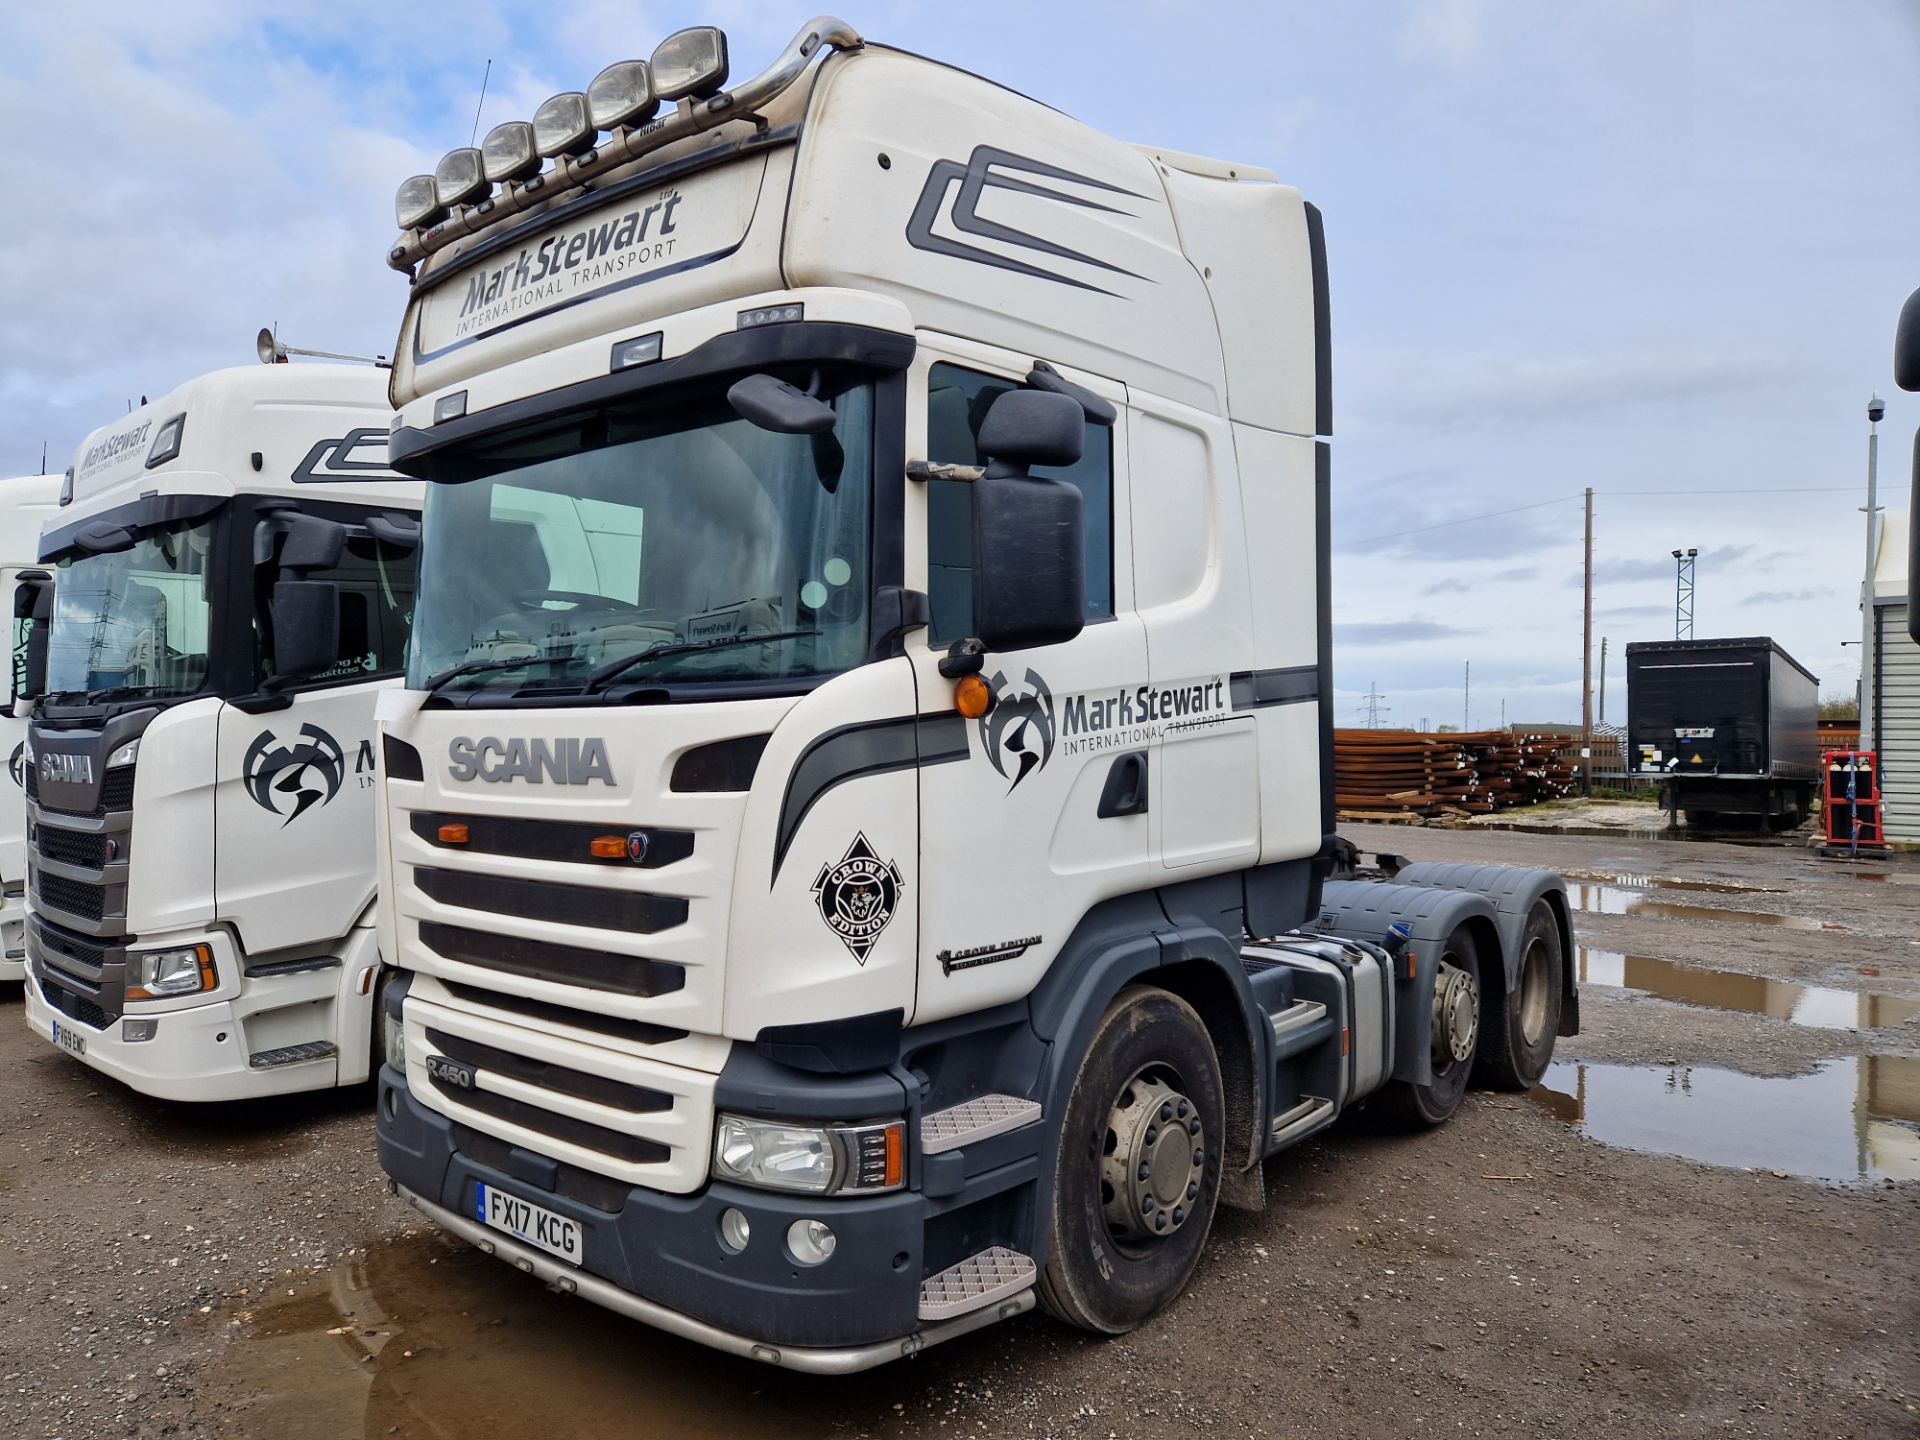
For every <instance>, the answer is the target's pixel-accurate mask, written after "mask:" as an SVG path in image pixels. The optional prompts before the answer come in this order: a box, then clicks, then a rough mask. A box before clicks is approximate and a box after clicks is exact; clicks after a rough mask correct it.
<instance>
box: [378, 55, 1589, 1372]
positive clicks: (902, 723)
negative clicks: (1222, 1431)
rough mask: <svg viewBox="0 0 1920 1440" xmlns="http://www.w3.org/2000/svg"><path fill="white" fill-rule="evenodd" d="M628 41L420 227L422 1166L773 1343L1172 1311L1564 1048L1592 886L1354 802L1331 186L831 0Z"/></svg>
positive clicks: (733, 1329)
mask: <svg viewBox="0 0 1920 1440" xmlns="http://www.w3.org/2000/svg"><path fill="white" fill-rule="evenodd" d="M650 63H651V69H650V70H649V66H648V64H643V63H640V62H622V63H620V64H617V65H614V66H612V67H610V68H609V69H608V70H607V71H606V72H604V73H603V74H602V75H601V76H600V77H599V78H598V79H596V80H595V81H594V82H593V84H592V85H591V86H590V87H589V88H588V90H587V91H586V92H585V94H584V95H563V96H558V97H555V99H554V100H552V101H550V102H549V103H548V104H547V105H546V106H544V107H542V110H541V116H542V119H541V122H540V123H539V124H538V125H535V126H532V127H528V126H525V125H521V124H518V123H509V124H507V125H504V126H502V127H500V128H499V129H498V130H496V131H495V132H494V133H492V134H491V135H489V136H488V137H487V140H486V142H485V144H484V146H482V147H480V148H479V149H478V150H477V151H475V150H462V151H455V152H453V153H451V154H450V155H448V156H447V157H446V158H445V159H444V160H443V161H442V162H441V164H440V166H439V167H438V169H437V171H436V173H435V175H432V176H415V177H413V178H412V179H410V180H408V181H406V182H405V184H404V185H403V186H402V187H401V190H400V195H399V197H398V202H397V205H396V218H397V219H398V220H399V222H400V224H401V226H402V227H403V233H402V234H401V236H400V238H399V239H398V240H397V241H396V242H395V244H394V245H393V247H392V249H391V251H390V253H389V257H388V258H389V261H390V263H391V264H392V265H393V266H394V267H395V268H396V269H399V270H402V271H405V272H406V273H407V274H408V276H409V278H410V281H411V296H410V301H409V304H408V306H407V310H406V315H405V318H404V320H403V321H402V325H401V330H400V336H399V342H398V346H397V348H396V358H395V363H394V372H393V390H392V398H393V401H394V404H395V408H396V412H397V415H396V420H395V424H394V428H393V430H392V433H391V437H390V441H389V456H390V459H391V462H392V464H393V467H394V469H395V470H397V471H399V472H400V473H402V474H405V475H409V476H413V477H416V478H418V479H420V480H423V481H425V482H427V495H426V501H425V510H424V514H423V519H422V543H421V571H420V593H419V599H418V609H417V613H416V616H415V625H414V631H413V644H412V650H411V653H410V656H409V660H408V667H409V668H408V676H407V685H406V687H405V688H403V689H396V690H392V691H388V692H386V693H384V694H383V695H382V696H381V700H380V712H379V713H380V730H381V736H380V743H381V746H382V755H383V762H382V766H381V770H380V782H379V783H380V793H381V804H380V827H381V828H380V834H379V846H380V852H381V863H382V865H383V866H384V867H385V879H384V881H383V883H382V886H381V905H380V927H381V933H382V947H383V950H384V953H385V954H386V955H387V956H388V957H389V959H390V960H391V961H392V962H394V963H395V964H396V965H397V966H398V967H399V970H398V973H397V974H396V976H395V980H394V984H393V986H392V988H391V989H390V990H389V992H388V995H387V998H386V1007H385V1008H386V1011H387V1014H388V1016H389V1019H390V1021H391V1023H392V1024H393V1026H394V1027H395V1029H396V1030H397V1031H398V1032H399V1034H400V1036H401V1043H399V1044H396V1045H395V1046H394V1047H393V1049H392V1050H391V1052H390V1060H389V1063H388V1065H387V1067H386V1068H385V1069H384V1070H383V1071H382V1072H381V1076H380V1098H379V1103H378V1112H377V1113H378V1127H379V1147H380V1158H381V1163H382V1165H383V1166H384V1167H385V1169H386V1170H387V1172H388V1174H389V1175H390V1176H391V1177H392V1179H393V1180H394V1182H395V1184H396V1187H397V1189H398V1191H399V1193H400V1194H402V1195H403V1196H404V1197H405V1198H406V1199H407V1200H408V1202H409V1203H411V1204H412V1205H414V1206H415V1207H417V1208H418V1210H419V1211H420V1212H421V1213H422V1214H424V1215H426V1216H428V1217H430V1218H432V1219H433V1220H435V1221H436V1222H438V1223H439V1224H440V1225H442V1226H445V1227H446V1228H447V1229H449V1230H451V1231H453V1232H455V1233H457V1234H460V1235H462V1236H465V1237H466V1238H467V1239H469V1240H471V1241H472V1242H473V1243H475V1244H476V1245H478V1246H480V1247H481V1248H482V1249H483V1250H485V1251H487V1252H488V1253H490V1254H494V1255H497V1256H499V1257H500V1258H502V1259H505V1260H509V1261H511V1262H512V1263H513V1264H515V1265H517V1266H518V1267H520V1268H521V1269H522V1270H524V1271H527V1272H529V1273H530V1274H531V1275H532V1276H534V1277H537V1278H538V1279H540V1280H542V1281H544V1282H546V1283H547V1284H549V1285H551V1286H553V1287H555V1288H558V1289H560V1290H563V1291H566V1292H568V1293H575V1294H578V1295H580V1296H583V1297H585V1298H587V1299H590V1300H593V1301H594V1302H596V1303H598V1304H601V1305H605V1306H608V1307H610V1308H612V1309H614V1310H616V1311H619V1312H620V1313H622V1314H625V1315H628V1316H631V1317H634V1318H637V1319H640V1320H643V1321H645V1322H647V1323H649V1324H653V1325H657V1326H660V1327H662V1328H665V1329H667V1330H671V1331H673V1332H675V1333H678V1334H681V1335H685V1336H689V1337H691V1338H693V1339H696V1340H699V1341H701V1342H703V1343H706V1344H709V1345H714V1346H718V1347H720V1348H723V1349H726V1350H729V1351H732V1352H734V1353H736V1354H740V1355H743V1356H750V1357H753V1358H756V1359H759V1360H763V1361H767V1362H770V1363H773V1364H778V1365H785V1366H791V1367H795V1368H799V1369H803V1370H813V1371H849V1370H857V1369H860V1368H862V1367H864V1366H869V1365H873V1364H877V1363H879V1362H881V1361H884V1360H887V1359H890V1358H893V1357H897V1356H901V1355H910V1354H913V1353H915V1352H916V1351H918V1350H920V1349H922V1348H924V1347H925V1346H927V1345H930V1344H933V1343H935V1342H936V1341H942V1340H946V1339H949V1338H951V1337H954V1336H956V1335H960V1334H962V1333H964V1332H966V1331H969V1330H972V1329H975V1328H978V1327H980V1326H984V1325H988V1324H991V1323H994V1322H996V1321H999V1320H1004V1319H1009V1318H1011V1317H1013V1316H1016V1315H1019V1314H1020V1313H1021V1312H1023V1311H1026V1310H1028V1309H1031V1308H1032V1307H1033V1306H1034V1305H1035V1304H1036V1303H1037V1304H1041V1305H1044V1306H1046V1307H1047V1309H1049V1310H1050V1311H1052V1312H1053V1313H1054V1314H1055V1315H1058V1316H1060V1317H1062V1318H1064V1319H1066V1320H1068V1321H1070V1322H1072V1323H1074V1324H1076V1325H1080V1326H1084V1327H1086V1328H1088V1329H1090V1330H1093V1331H1097V1332H1101V1333H1107V1334H1112V1333H1119V1332H1122V1331H1126V1330H1129V1329H1132V1328H1133V1327H1135V1326H1138V1325H1140V1324H1142V1323H1144V1322H1146V1321H1147V1320H1148V1319H1149V1318H1150V1317H1151V1316H1153V1315H1154V1313H1155V1312H1156V1311H1158V1310H1159V1309H1161V1307H1163V1306H1165V1305H1167V1304H1169V1303H1171V1302H1172V1301H1173V1300H1174V1298H1175V1297H1176V1296H1177V1295H1178V1294H1179V1293H1180V1291H1181V1289H1182V1287H1183V1286H1184V1285H1185V1284H1186V1282H1187V1279H1188V1277H1189V1276H1190V1275H1191V1274H1192V1273H1193V1269H1194V1266H1195V1264H1196V1263H1197V1261H1198V1258H1199V1255H1200V1253H1201V1250H1202V1247H1203V1246H1204V1244H1205V1242H1206V1237H1207V1233H1208V1231H1209V1229H1210V1227H1211V1225H1212V1222H1213V1218H1214V1212H1215V1207H1216V1205H1218V1204H1220V1203H1225V1204H1228V1205H1232V1206H1236V1207H1244V1208H1257V1207H1259V1206H1260V1205H1261V1204H1262V1203H1263V1199H1264V1197H1263V1193H1262V1161H1263V1160H1264V1159H1266V1157H1268V1156H1269V1155H1271V1154H1273V1153H1274V1152H1276V1151H1278V1150H1281V1149H1283V1148H1285V1147H1287V1146H1290V1145H1293V1144H1295V1143H1297V1142H1298V1141H1300V1140H1301V1139H1304V1138H1305V1137H1307V1136H1309V1135H1313V1134H1316V1133H1318V1132H1320V1131H1322V1130H1323V1129H1325V1127H1326V1126H1328V1125H1330V1124H1331V1123H1332V1122H1333V1121H1334V1119H1335V1117H1336V1116H1338V1115H1339V1114H1340V1113H1341V1112H1342V1111H1343V1110H1345V1109H1347V1108H1348V1107H1350V1106H1352V1105H1354V1104H1356V1103H1358V1102H1360V1101H1362V1100H1368V1099H1371V1100H1372V1101H1373V1102H1374V1103H1376V1104H1381V1105H1388V1106H1392V1107H1394V1108H1395V1109H1397V1110H1398V1111H1399V1112H1400V1113H1401V1114H1403V1115H1405V1116H1407V1117H1409V1118H1410V1119H1411V1120H1412V1121H1413V1122H1415V1123H1426V1124H1437V1123H1439V1122H1441V1121H1443V1120H1445V1119H1446V1118H1447V1117H1448V1116H1449V1115H1451V1114H1452V1113H1453V1111H1454V1109H1455V1107H1457V1106H1458V1105H1459V1104H1460V1102H1461V1098H1462V1096H1463V1094H1464V1093H1465V1090H1466V1087H1467V1083H1468V1079H1469V1076H1470V1075H1471V1074H1473V1073H1475V1071H1476V1070H1477V1071H1478V1072H1479V1073H1480V1074H1482V1075H1483V1076H1484V1077H1485V1078H1486V1079H1487V1081H1488V1082H1489V1083H1493V1084H1497V1085H1503V1086H1508V1087H1512V1088H1523V1087H1525V1086H1528V1085H1531V1084H1532V1083H1534V1082H1535V1081H1536V1080H1538V1079H1539V1077H1540V1075H1541V1073H1542V1072H1543V1071H1544V1069H1545V1068H1546V1065H1547V1063H1548V1060H1549V1057H1550V1056H1551V1054H1552V1052H1553V1046H1554V1040H1555V1036H1556V1035H1558V1034H1565V1033H1572V1032H1573V1030H1574V1028H1575V1024H1576V1011H1575V1004H1576V995H1575V992H1574V990H1573V987H1572V981H1571V977H1570V974H1569V967H1568V966H1567V964H1566V957H1567V955H1568V954H1569V953H1570V952H1569V946H1570V943H1571V931H1570V928H1569V916H1568V909H1567V902H1566V896H1565V887H1564V886H1563V885H1562V884H1561V883H1560V881H1559V880H1558V879H1557V878H1556V877H1554V876H1552V875H1550V874H1547V873H1545V872H1543V871H1534V870H1502V869H1481V868H1475V867H1459V866H1449V865H1417V866H1411V867H1407V868H1405V869H1402V870H1401V871H1400V872H1399V873H1398V875H1397V877H1394V878H1393V879H1392V880H1388V879H1386V878H1383V877H1379V878H1376V877H1374V876H1371V875H1368V876H1361V875H1360V874H1359V873H1358V872H1357V871H1356V870H1355V869H1354V867H1353V865H1352V863H1351V860H1352V851H1351V847H1349V846H1346V845H1344V844H1343V843H1342V842H1341V841H1340V840H1339V839H1338V838H1337V837H1336V836H1335V835H1334V833H1333V830H1334V825H1333V820H1334V812H1333V791H1332V751H1331V735H1332V728H1331V727H1332V697H1333V692H1332V670H1331V654H1330V639H1329V637H1330V635H1331V624H1332V614H1331V602H1330V588H1329V578H1328V576H1329V572H1328V565H1329V560H1330V542H1329V533H1330V532H1329V524H1330V513H1331V511H1330V505H1331V483H1330V461H1329V457H1330V454H1331V450H1330V445H1329V439H1328V436H1329V431H1330V429H1331V422H1332V400H1331V389H1330V381H1329V374H1328V356H1329V349H1330V339H1329V336H1330V331H1329V327H1328V318H1327V317H1328V311H1327V285H1326V277H1327V262H1326V255H1325V251H1324V247H1323V243H1322V232H1321V223H1320V216H1319V213H1318V212H1317V211H1316V210H1315V209H1314V208H1313V207H1312V206H1310V205H1308V204H1307V203H1306V202H1305V201H1304V200H1303V199H1302V198H1301V196H1300V194H1299V192H1298V191H1296V190H1293V189H1291V188H1289V187H1287V186H1284V185H1282V184H1280V183H1278V181H1276V180H1275V178H1274V177H1273V176H1272V175H1271V174H1269V173H1267V172H1266V171H1263V170H1261V169H1259V168H1257V167H1253V166H1246V165H1235V164H1228V163H1225V162H1220V161H1214V160H1201V159H1196V158H1194V157H1191V156H1186V155H1179V154H1175V153H1173V152H1170V151H1164V150H1155V149H1150V148H1148V149H1141V148H1136V147H1133V146H1129V145H1124V144H1121V143H1120V142H1118V141H1116V140H1112V139H1109V138H1107V137H1106V136H1103V135H1100V134H1097V133H1095V132H1094V131H1093V130H1090V129H1088V128H1087V127H1086V126H1084V125H1080V124H1077V123H1076V122H1074V121H1072V120H1070V119H1068V118H1066V117H1065V116H1063V115H1061V114H1059V113H1058V112H1056V111H1053V110H1050V109H1048V108H1046V107H1045V106H1044V105H1041V104H1038V103H1035V102H1034V101H1031V100H1027V99H1025V98H1023V97H1021V96H1019V95H1016V94H1014V93H1012V92H1010V91H1007V90H1004V89H1002V88H1000V87H998V86H996V85H994V84H992V83H990V82H989V81H986V80H983V79H980V78H978V77H975V76H972V75H968V74H966V73H964V72H962V71H959V70H955V69H951V68H949V67H946V66H943V65H940V64H937V63H935V62H933V61H929V60H925V59H921V58H918V57H915V56H912V55H908V54H906V53H904V52H901V51H898V50H892V49H888V48H886V47H884V46H881V45H877V44H868V43H864V42H863V41H862V39H861V37H860V36H858V35H857V34H856V33H855V32H854V31H853V30H852V29H851V28H849V27H848V26H847V25H845V24H844V23H842V22H840V21H837V20H831V19H824V18H823V19H819V20H815V21H813V22H810V23H809V24H808V25H807V26H806V27H805V28H804V29H803V30H802V31H801V32H800V34H799V35H798V36H796V37H795V39H794V41H793V43H792V44H791V45H790V46H789V47H788V48H787V50H786V51H785V52H784V54H782V55H781V56H780V57H779V58H778V59H777V60H776V61H775V63H774V64H773V65H772V66H771V67H770V68H769V69H768V70H766V71H765V72H763V73H761V74H759V75H756V76H754V77H752V78H751V79H748V80H746V81H744V82H743V83H740V84H738V85H735V86H733V87H732V88H731V89H729V88H727V81H726V77H727V73H728V64H727V56H726V48H725V40H724V38H723V37H722V36H721V35H720V33H719V32H718V31H715V30H710V29H700V30H692V31H684V32H681V33H680V34H678V35H676V36H672V37H670V38H669V39H668V40H667V41H666V42H664V43H663V45H662V46H661V48H660V50H658V51H656V52H655V54H654V57H653V60H652V62H650ZM649 76H650V77H651V78H650V79H649ZM596 126H597V127H598V129H595V128H594V127H596ZM536 139H537V140H538V146H537V151H536V147H535V140H536ZM542 155H545V156H547V157H557V158H551V163H550V164H545V165H544V168H543V161H542V159H541V158H540V157H541V156H542ZM655 207H658V208H657V209H656V208H655ZM649 214H653V215H655V217H656V218H655V220H654V221H653V222H652V228H651V231H650V233H651V235H652V237H653V238H652V239H650V240H647V241H646V242H645V243H646V244H648V245H652V244H655V243H660V237H661V236H662V235H663V234H664V233H665V232H666V229H667V226H668V223H669V222H671V226H672V232H671V235H670V236H668V237H667V238H669V239H671V241H672V242H673V244H674V246H675V249H674V251H673V253H672V256H671V258H670V259H668V260H663V261H660V262H653V263H648V264H646V265H641V266H635V267H628V268H626V269H623V270H622V269H616V268H614V267H615V266H616V265H617V263H618V261H619V260H620V258H621V255H622V254H623V253H626V252H623V251H622V250H621V248H620V247H621V242H622V237H623V236H624V235H625V234H626V232H627V230H628V229H629V228H631V229H632V230H633V232H634V239H633V245H634V247H635V252H636V253H637V250H638V247H639V246H640V244H641V243H642V241H641V238H640V232H641V230H642V229H644V228H646V227H647V221H646V218H645V217H646V216H647V215H649ZM636 215H637V216H639V217H641V218H640V219H639V220H637V221H636V220H635V219H634V218H633V217H635V216H636ZM602 237H604V238H602ZM590 252H591V254H592V255H593V257H594V258H593V259H591V260H589V259H588V258H587V257H588V255H589V253H590ZM576 256H578V257H579V259H580V262H581V263H580V265H579V268H578V269H576V270H572V271H569V270H567V268H566V266H567V264H568V263H569V261H571V260H572V259H573V258H574V257H576ZM554 264H557V265H558V266H559V267H560V269H559V271H558V272H557V273H549V272H550V270H551V267H552V265H554ZM543 267H546V268H543ZM597 267H605V268H597ZM556 281H557V282H558V283H557V284H556V283H555V282H556Z"/></svg>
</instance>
